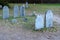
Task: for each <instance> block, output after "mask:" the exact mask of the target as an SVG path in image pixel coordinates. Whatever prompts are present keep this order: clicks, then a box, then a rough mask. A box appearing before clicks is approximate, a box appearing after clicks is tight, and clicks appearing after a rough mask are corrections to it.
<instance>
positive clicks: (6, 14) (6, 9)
mask: <svg viewBox="0 0 60 40" xmlns="http://www.w3.org/2000/svg"><path fill="white" fill-rule="evenodd" d="M7 18H9V8H8V7H7V6H4V7H3V19H7Z"/></svg>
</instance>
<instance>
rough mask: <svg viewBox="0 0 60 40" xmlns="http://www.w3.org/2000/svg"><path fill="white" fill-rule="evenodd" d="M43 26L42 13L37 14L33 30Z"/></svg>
mask: <svg viewBox="0 0 60 40" xmlns="http://www.w3.org/2000/svg"><path fill="white" fill-rule="evenodd" d="M41 28H44V17H43V16H42V15H37V18H36V20H35V30H39V29H41Z"/></svg>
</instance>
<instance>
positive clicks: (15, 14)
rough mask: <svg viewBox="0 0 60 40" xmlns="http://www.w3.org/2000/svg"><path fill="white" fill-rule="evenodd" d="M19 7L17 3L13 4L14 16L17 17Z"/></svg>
mask: <svg viewBox="0 0 60 40" xmlns="http://www.w3.org/2000/svg"><path fill="white" fill-rule="evenodd" d="M18 12H19V8H18V5H15V6H14V18H16V17H18Z"/></svg>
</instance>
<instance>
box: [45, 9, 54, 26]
mask: <svg viewBox="0 0 60 40" xmlns="http://www.w3.org/2000/svg"><path fill="white" fill-rule="evenodd" d="M46 27H53V13H52V11H51V10H48V11H47V13H46Z"/></svg>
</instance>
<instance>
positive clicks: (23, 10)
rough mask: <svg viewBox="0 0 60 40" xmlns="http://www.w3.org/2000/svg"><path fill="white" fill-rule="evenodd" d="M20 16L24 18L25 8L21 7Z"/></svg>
mask: <svg viewBox="0 0 60 40" xmlns="http://www.w3.org/2000/svg"><path fill="white" fill-rule="evenodd" d="M20 16H21V17H24V16H25V6H24V5H23V6H20Z"/></svg>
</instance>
